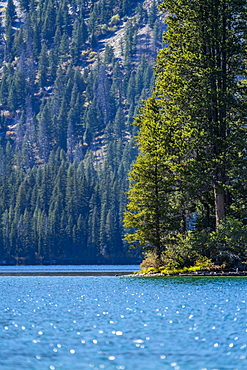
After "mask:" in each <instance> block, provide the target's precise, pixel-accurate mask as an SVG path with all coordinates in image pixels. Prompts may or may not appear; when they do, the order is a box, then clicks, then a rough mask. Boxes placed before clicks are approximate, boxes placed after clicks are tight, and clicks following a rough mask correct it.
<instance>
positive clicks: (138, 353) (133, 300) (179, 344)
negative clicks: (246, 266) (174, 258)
mask: <svg viewBox="0 0 247 370" xmlns="http://www.w3.org/2000/svg"><path fill="white" fill-rule="evenodd" d="M0 291H1V300H0V369H1V370H17V369H18V370H19V369H28V370H32V369H34V370H46V369H48V370H55V369H62V370H77V369H78V370H79V369H80V370H84V369H107V370H112V369H128V370H135V369H137V370H152V369H154V370H156V369H159V370H160V369H161V370H162V369H164V370H167V369H171V370H202V369H203V370H206V369H207V370H216V369H218V370H227V369H229V370H236V369H238V370H246V369H247V278H242V277H233V278H232V277H206V278H204V277H166V278H130V277H81V276H79V277H78V276H73V277H71V276H59V277H57V276H52V277H48V276H45V277H44V276H43V277H40V276H37V277H33V276H32V277H24V276H22V277H13V276H1V277H0Z"/></svg>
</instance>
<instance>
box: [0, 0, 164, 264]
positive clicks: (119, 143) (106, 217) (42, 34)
mask: <svg viewBox="0 0 247 370" xmlns="http://www.w3.org/2000/svg"><path fill="white" fill-rule="evenodd" d="M0 6H1V7H0V12H1V13H0V14H1V27H0V109H1V112H0V262H1V263H7V264H15V263H26V264H39V263H48V264H49V263H67V264H68V263H82V264H88V263H131V262H136V261H137V260H138V254H136V252H135V251H133V252H132V251H131V250H130V249H129V245H128V243H127V242H126V241H124V240H123V236H124V227H123V214H124V209H125V207H126V202H127V199H126V197H127V196H126V191H127V189H128V183H127V174H128V172H129V170H130V167H131V164H132V162H133V161H134V160H135V158H136V155H137V147H136V144H135V140H134V137H135V136H136V133H137V127H136V126H133V125H132V122H133V116H135V114H136V112H137V109H138V106H140V103H141V102H142V101H143V100H144V99H147V98H148V97H149V96H150V94H151V87H152V85H153V81H154V77H153V65H154V60H155V58H156V55H157V51H158V50H159V49H160V47H161V45H162V33H163V31H164V22H163V18H162V17H163V16H162V14H161V12H160V11H159V10H158V9H157V7H156V3H155V1H134V0H98V1H95V0H19V1H13V0H8V1H4V2H1V5H0Z"/></svg>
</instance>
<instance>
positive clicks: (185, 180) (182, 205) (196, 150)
mask: <svg viewBox="0 0 247 370" xmlns="http://www.w3.org/2000/svg"><path fill="white" fill-rule="evenodd" d="M161 9H162V10H163V11H164V12H167V14H168V17H167V25H168V30H167V31H166V32H165V33H164V39H163V41H164V43H165V45H166V48H164V49H162V50H161V51H160V53H159V56H158V61H157V65H156V81H155V93H154V97H153V98H152V99H151V100H148V101H147V103H146V104H145V106H144V108H143V110H142V113H141V116H140V118H138V119H137V120H138V122H140V133H139V135H138V141H139V144H140V154H139V156H138V159H137V163H136V165H134V167H133V170H132V172H131V173H130V179H131V180H132V181H133V183H132V185H131V187H130V190H129V198H130V203H129V205H128V209H129V211H127V213H126V216H125V224H126V226H128V227H130V226H132V227H135V228H137V231H135V232H134V233H133V234H127V239H128V240H129V241H134V242H136V241H137V242H139V244H142V245H143V244H144V245H145V243H146V248H147V249H148V248H149V246H151V247H153V248H154V249H155V251H156V254H157V256H158V257H159V256H160V252H161V251H162V250H166V249H167V248H168V246H169V242H167V237H169V230H171V231H172V232H173V233H174V232H177V233H178V232H179V233H182V235H183V238H184V240H185V237H186V231H187V230H188V227H189V226H188V217H186V215H187V216H188V214H189V215H191V213H192V212H193V210H194V211H196V212H197V218H196V220H195V229H196V230H201V234H199V235H204V236H202V238H204V237H205V233H203V232H204V231H203V228H204V226H203V225H205V223H203V220H205V219H209V218H214V219H215V225H212V224H210V223H208V226H210V227H211V230H215V229H216V231H215V232H214V231H213V233H212V234H210V236H209V239H210V238H211V239H210V240H212V238H214V243H212V242H211V251H210V252H209V255H208V256H211V257H212V256H214V259H215V258H216V257H215V255H216V249H217V248H216V247H215V245H213V244H215V243H216V245H217V242H216V240H217V237H218V238H221V239H222V235H224V238H225V239H224V240H225V244H224V243H223V244H221V248H223V249H227V248H233V249H234V247H233V244H234V242H233V241H231V239H229V238H230V237H229V238H228V236H229V235H228V234H224V230H225V232H226V233H227V232H228V231H227V230H228V228H229V227H230V225H231V222H235V221H236V222H240V224H242V227H243V233H244V230H245V229H244V226H243V220H244V217H246V216H245V211H244V210H243V208H242V207H243V203H242V202H241V199H242V196H243V197H245V194H246V193H245V191H243V187H242V184H243V183H244V182H245V181H246V172H245V171H241V169H242V168H246V156H245V143H246V135H247V131H246V102H245V96H246V83H245V80H246V27H247V23H246V13H245V2H244V1H238V2H235V1H232V0H224V1H223V2H219V1H213V0H212V1H205V0H200V1H192V2H191V1H183V2H181V1H180V0H178V1H172V2H170V1H168V0H167V1H166V0H165V1H163V3H162V5H161ZM233 29H234V32H233V31H232V30H233ZM157 115H158V121H156V117H157ZM157 122H158V123H159V124H158V127H156V128H155V129H153V130H151V131H150V130H149V126H150V127H152V126H153V127H155V125H156V124H157ZM157 135H158V137H157ZM144 137H146V141H144V140H143V138H144ZM156 140H158V143H159V142H160V143H162V145H160V144H157V141H156ZM162 153H164V156H163V158H162V156H161V157H160V155H162ZM151 154H152V155H151ZM150 155H151V156H150ZM145 160H147V161H145ZM157 160H158V161H157ZM149 163H150V165H149ZM162 166H164V167H163V168H162ZM160 167H161V172H160V171H159V168H160ZM153 169H155V171H156V172H155V173H157V176H158V177H157V179H159V181H161V184H162V182H164V183H163V184H162V186H161V189H160V188H159V186H158V184H159V182H157V181H155V177H153V175H152V172H151V171H152V170H153ZM152 179H153V181H152ZM150 189H151V190H152V191H153V192H155V191H156V194H158V193H159V191H161V192H162V195H161V196H159V197H158V198H157V197H155V196H154V193H153V196H152V199H151V198H150V199H149V198H148V197H149V195H150ZM240 189H241V191H243V193H242V195H240V192H239V190H240ZM154 199H155V200H156V202H153V200H154ZM158 199H159V202H168V203H167V204H166V205H165V209H163V207H161V208H160V207H159V202H158ZM171 200H172V203H171ZM171 204H173V207H174V205H175V206H176V207H177V209H176V212H175V214H177V219H178V221H179V222H178V223H177V222H176V223H175V225H173V222H170V221H169V217H168V220H167V216H169V214H171V215H172V220H176V217H175V214H173V213H172V209H171V207H170V205H171ZM155 205H156V208H155ZM173 207H172V208H173ZM176 207H175V208H176ZM160 209H161V213H159V212H158V211H159V210H160ZM167 212H168V213H167ZM151 216H152V217H151ZM158 216H159V217H161V218H159V217H158ZM155 217H156V218H155ZM229 217H230V218H229ZM231 217H233V218H235V221H234V219H233V221H231V220H232V219H231ZM153 220H156V223H157V225H160V222H161V224H162V222H164V220H165V228H164V229H163V230H162V228H161V229H160V228H159V227H155V224H154V223H153ZM178 224H179V225H180V226H179V228H178V227H177V225H178ZM162 225H163V224H162ZM160 230H162V233H160ZM221 230H223V231H221ZM152 232H153V233H154V234H155V235H154V236H155V237H154V236H153V235H152ZM150 233H151V237H152V238H150ZM214 233H216V234H214ZM160 235H162V237H161V238H160ZM195 235H198V234H195ZM227 235H228V236H227ZM229 240H230V241H229ZM149 243H150V244H149ZM191 243H193V238H192V240H191ZM201 243H202V241H201ZM205 243H209V244H210V242H208V241H205V240H204V244H203V243H202V244H203V245H204V247H202V249H201V251H200V252H201V253H202V254H204V255H205V253H206V254H207V252H205V251H206V249H205ZM231 243H233V244H231ZM196 244H197V245H195V248H196V247H197V248H199V244H200V243H199V239H197V243H196ZM209 244H208V245H209ZM227 245H228V247H227ZM203 248H204V251H203ZM198 250H199V249H198ZM228 250H229V249H228ZM230 250H232V249H230ZM217 253H220V250H219V249H218V251H217ZM239 253H240V252H239ZM241 253H242V257H243V250H242V252H241Z"/></svg>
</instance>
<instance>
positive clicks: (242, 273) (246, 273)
mask: <svg viewBox="0 0 247 370" xmlns="http://www.w3.org/2000/svg"><path fill="white" fill-rule="evenodd" d="M169 276H170V277H172V276H179V277H180V276H209V277H214V276H247V271H223V272H216V271H197V272H185V273H177V274H172V273H168V274H162V273H160V272H153V271H149V272H147V273H143V272H135V273H133V274H128V275H125V277H169Z"/></svg>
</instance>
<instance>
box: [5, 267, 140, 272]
mask: <svg viewBox="0 0 247 370" xmlns="http://www.w3.org/2000/svg"><path fill="white" fill-rule="evenodd" d="M139 269H140V265H48V266H45V265H27V266H7V265H6V266H5V265H3V266H0V273H12V272H13V273H21V272H23V273H25V272H32V273H35V272H37V273H39V272H47V273H56V272H66V273H69V272H75V273H76V272H86V271H87V272H116V273H117V272H130V273H132V272H133V271H138V270H139Z"/></svg>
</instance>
